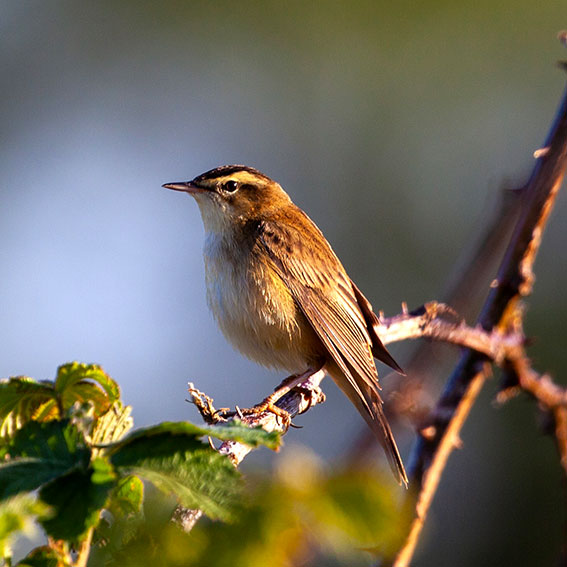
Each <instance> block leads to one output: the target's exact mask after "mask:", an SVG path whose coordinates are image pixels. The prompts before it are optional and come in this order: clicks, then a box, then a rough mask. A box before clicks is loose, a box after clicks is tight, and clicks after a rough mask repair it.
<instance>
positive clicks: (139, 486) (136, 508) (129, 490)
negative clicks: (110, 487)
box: [109, 475, 144, 516]
mask: <svg viewBox="0 0 567 567" xmlns="http://www.w3.org/2000/svg"><path fill="white" fill-rule="evenodd" d="M143 498H144V483H143V482H142V481H141V480H140V479H139V478H138V477H137V476H134V475H129V476H127V477H125V478H123V479H121V480H120V481H119V482H118V484H117V485H116V487H115V488H114V491H113V492H112V496H111V500H110V503H109V511H110V512H111V513H112V514H113V515H114V516H127V515H130V514H138V513H139V512H140V510H141V508H142V500H143Z"/></svg>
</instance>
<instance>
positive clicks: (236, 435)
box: [124, 421, 281, 449]
mask: <svg viewBox="0 0 567 567" xmlns="http://www.w3.org/2000/svg"><path fill="white" fill-rule="evenodd" d="M163 433H170V434H172V435H188V436H191V437H194V438H197V437H204V436H210V437H216V438H217V439H220V440H222V441H239V442H241V443H245V444H246V445H250V446H251V447H258V446H259V445H265V446H267V447H268V448H270V449H277V448H278V447H279V446H280V443H281V436H280V434H279V433H277V432H268V431H265V430H264V429H262V428H261V427H255V428H250V427H246V426H245V425H243V424H242V423H241V422H240V421H234V422H230V423H227V424H226V425H225V424H223V425H210V426H207V425H195V424H194V423H190V422H188V421H177V422H173V421H166V422H163V423H160V424H159V425H154V426H151V427H145V428H141V429H137V430H136V431H134V432H133V433H131V434H130V435H129V436H128V437H127V438H126V439H124V442H129V441H130V440H134V439H137V438H139V437H143V438H149V437H152V436H155V435H162V434H163Z"/></svg>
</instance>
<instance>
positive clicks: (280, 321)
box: [204, 232, 306, 372]
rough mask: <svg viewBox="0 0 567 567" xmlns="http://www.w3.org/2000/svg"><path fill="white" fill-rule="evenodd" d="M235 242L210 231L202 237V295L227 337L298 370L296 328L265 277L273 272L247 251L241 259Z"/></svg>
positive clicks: (246, 350) (249, 352) (270, 362)
mask: <svg viewBox="0 0 567 567" xmlns="http://www.w3.org/2000/svg"><path fill="white" fill-rule="evenodd" d="M242 252H243V251H242V250H236V249H235V244H234V242H231V241H227V239H226V238H221V237H220V236H219V235H218V233H214V232H209V233H208V234H207V236H206V239H205V247H204V258H205V278H206V286H207V301H208V304H209V307H210V308H211V310H212V312H213V314H214V316H215V319H216V320H217V322H218V324H219V327H220V328H221V330H222V332H223V334H224V335H225V337H226V338H227V340H228V341H229V342H230V343H231V344H232V345H233V346H234V347H235V348H236V349H237V350H239V351H240V352H241V353H242V354H244V355H245V356H247V357H248V358H251V359H252V360H255V361H256V362H259V363H260V364H263V365H265V366H270V367H275V368H285V369H286V370H289V371H290V372H302V371H304V370H305V369H306V363H305V361H304V360H303V359H302V358H301V357H299V356H298V355H297V353H294V351H293V350H292V348H291V345H292V342H293V340H294V338H297V337H296V334H297V333H299V332H300V331H299V328H298V327H297V325H296V324H295V322H294V321H295V318H293V317H290V316H289V315H290V314H289V313H286V309H282V305H281V299H282V298H281V296H279V297H276V293H277V290H276V289H275V288H272V287H271V286H270V285H269V283H270V281H272V277H273V274H268V273H266V270H267V269H268V268H267V267H266V265H265V264H263V263H261V262H259V261H258V260H257V258H255V257H254V255H253V253H252V252H249V253H248V256H247V257H246V256H245V257H244V258H243V260H242V261H241V262H235V261H234V258H235V257H239V256H240V257H241V255H242Z"/></svg>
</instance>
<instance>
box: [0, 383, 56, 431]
mask: <svg viewBox="0 0 567 567" xmlns="http://www.w3.org/2000/svg"><path fill="white" fill-rule="evenodd" d="M55 400H56V395H55V391H54V389H53V384H52V383H50V382H36V381H35V380H33V379H32V378H27V377H25V376H19V377H16V378H10V379H8V380H1V381H0V435H1V436H2V437H9V436H11V435H13V433H14V431H15V430H16V429H17V428H18V427H20V426H21V425H22V424H23V423H26V422H27V421H29V420H31V419H34V414H35V413H36V412H38V410H40V411H41V413H42V415H44V416H48V417H49V418H50V419H53V418H54V417H58V416H59V412H58V411H57V404H56V403H55ZM54 409H55V411H53V410H54Z"/></svg>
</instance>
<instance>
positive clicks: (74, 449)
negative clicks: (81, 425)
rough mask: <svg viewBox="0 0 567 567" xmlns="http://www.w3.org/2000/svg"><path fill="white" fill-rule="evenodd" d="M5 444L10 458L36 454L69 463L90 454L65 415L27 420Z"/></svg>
mask: <svg viewBox="0 0 567 567" xmlns="http://www.w3.org/2000/svg"><path fill="white" fill-rule="evenodd" d="M9 447H10V456H11V457H12V458H16V457H37V458H41V459H53V460H58V461H65V462H68V463H69V464H75V463H76V462H77V461H78V460H83V461H84V460H85V459H88V458H89V455H90V452H89V450H88V449H87V447H86V444H85V440H84V437H83V436H82V434H81V433H80V432H79V431H78V429H77V428H76V427H75V426H74V425H73V424H72V423H71V422H70V420H68V419H62V420H57V421H47V422H44V423H41V422H36V421H31V422H29V423H27V424H26V425H24V427H22V428H21V429H19V430H18V431H17V432H16V434H15V435H14V438H13V439H12V441H11V442H10V446H9Z"/></svg>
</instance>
